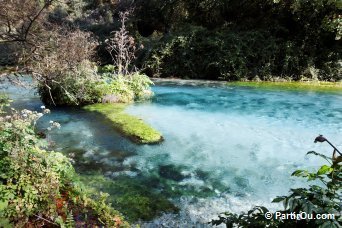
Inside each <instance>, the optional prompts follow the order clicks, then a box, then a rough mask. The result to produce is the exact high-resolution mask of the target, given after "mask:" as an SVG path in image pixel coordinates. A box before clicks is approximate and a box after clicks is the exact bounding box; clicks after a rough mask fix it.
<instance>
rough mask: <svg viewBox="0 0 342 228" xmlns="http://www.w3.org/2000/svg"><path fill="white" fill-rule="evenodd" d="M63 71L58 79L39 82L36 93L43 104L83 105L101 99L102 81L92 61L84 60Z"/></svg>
mask: <svg viewBox="0 0 342 228" xmlns="http://www.w3.org/2000/svg"><path fill="white" fill-rule="evenodd" d="M63 73H64V75H63V77H59V79H58V81H54V80H51V82H50V83H49V84H48V85H47V84H44V83H40V84H39V86H38V93H39V95H40V97H41V99H42V101H43V102H44V103H45V104H49V105H75V104H76V105H81V104H82V105H84V104H92V103H97V102H100V101H101V94H102V93H101V91H100V90H99V86H100V85H101V84H103V83H104V82H103V80H102V79H101V78H100V76H99V75H98V74H97V68H96V66H95V65H94V63H91V62H89V61H86V60H85V61H82V62H81V63H80V64H78V65H76V66H75V68H74V69H73V70H66V71H65V72H63Z"/></svg>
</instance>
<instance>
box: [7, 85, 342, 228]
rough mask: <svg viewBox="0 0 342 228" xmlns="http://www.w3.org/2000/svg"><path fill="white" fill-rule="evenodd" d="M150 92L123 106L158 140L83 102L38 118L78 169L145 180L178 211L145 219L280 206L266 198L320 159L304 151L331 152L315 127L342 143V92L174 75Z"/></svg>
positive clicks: (185, 218) (181, 222)
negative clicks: (114, 124) (134, 134)
mask: <svg viewBox="0 0 342 228" xmlns="http://www.w3.org/2000/svg"><path fill="white" fill-rule="evenodd" d="M203 84H204V85H203ZM153 90H154V92H155V97H154V98H153V100H152V101H150V102H144V103H138V104H135V105H132V106H130V107H129V108H128V109H127V111H128V112H129V113H131V114H134V115H136V116H139V117H140V118H142V119H143V120H145V121H146V122H148V123H150V124H151V125H152V126H153V127H154V128H156V129H158V130H159V131H160V132H162V133H163V135H164V137H165V141H164V142H163V143H162V144H160V145H143V146H138V145H135V144H133V143H131V142H130V141H128V140H127V139H125V138H123V137H121V136H120V135H119V134H118V133H117V132H115V131H114V130H113V129H111V127H110V126H109V124H108V123H107V122H105V121H104V120H103V119H101V117H99V116H97V115H94V114H90V113H87V112H85V111H81V110H79V109H71V108H58V109H52V113H51V114H50V115H48V116H45V117H44V118H43V119H42V121H41V122H40V124H39V127H40V129H42V130H44V129H46V128H47V126H48V121H49V120H54V121H58V122H60V124H61V125H62V128H61V129H60V130H53V131H51V132H49V134H48V140H49V142H50V146H51V148H52V149H54V150H61V151H64V152H65V153H66V154H71V153H72V154H74V155H75V158H74V160H75V166H76V167H77V169H78V171H79V172H81V173H86V172H88V171H99V172H102V173H103V174H105V175H106V176H107V177H110V178H112V179H113V180H114V181H115V180H116V179H117V178H123V177H124V178H127V179H131V180H136V181H139V180H142V183H146V185H147V186H148V187H149V188H150V191H153V192H159V193H161V194H163V195H165V196H166V197H168V198H169V199H170V200H171V201H172V202H173V203H174V204H176V205H177V206H178V207H179V208H180V209H181V210H180V213H179V214H177V215H171V214H164V215H162V216H160V217H158V218H156V219H155V220H153V221H150V222H141V224H142V226H146V227H153V226H158V224H164V225H165V226H170V227H172V226H188V225H199V224H205V223H206V222H208V221H210V219H211V218H213V217H215V216H216V215H217V214H218V213H220V212H223V211H227V210H230V211H235V212H240V211H242V210H247V209H249V208H251V207H252V206H253V205H260V204H263V205H266V206H270V207H272V208H277V207H278V205H273V204H270V202H271V199H272V198H273V197H275V196H277V195H282V194H286V193H287V191H288V189H289V188H290V187H296V186H302V185H305V184H306V183H303V181H301V180H297V179H294V178H289V176H290V174H291V173H292V172H293V171H294V170H296V169H298V168H308V169H313V168H316V167H318V166H319V165H321V164H323V161H322V160H320V159H319V158H315V157H308V156H305V154H306V152H307V151H310V150H315V151H317V152H321V153H324V154H326V155H328V156H330V154H331V152H332V150H331V148H330V147H329V146H328V145H327V144H314V143H313V140H314V138H315V137H316V136H317V135H318V134H323V135H324V136H326V137H327V138H328V139H329V140H330V141H331V142H333V143H334V144H336V146H337V147H339V148H342V139H341V135H342V94H329V93H316V92H312V91H311V92H305V91H304V92H300V91H269V90H262V89H260V88H259V89H253V88H244V87H227V86H223V85H220V84H215V83H214V84H213V83H210V84H205V83H202V85H200V86H199V85H196V83H195V85H189V84H187V83H185V84H184V82H177V81H176V82H172V83H170V82H167V83H166V82H164V83H158V85H156V86H154V87H153ZM8 91H9V93H10V94H12V95H11V96H12V97H14V99H15V103H14V106H15V107H18V108H29V109H36V110H39V107H40V106H41V105H42V104H41V102H40V101H39V99H38V98H37V96H36V95H34V93H33V91H27V90H18V89H10V90H8ZM152 180H153V181H152Z"/></svg>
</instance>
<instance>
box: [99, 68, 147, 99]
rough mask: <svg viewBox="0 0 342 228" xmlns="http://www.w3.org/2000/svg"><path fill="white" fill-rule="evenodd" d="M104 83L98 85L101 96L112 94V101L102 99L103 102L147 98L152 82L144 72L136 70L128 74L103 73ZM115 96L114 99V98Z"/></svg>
mask: <svg viewBox="0 0 342 228" xmlns="http://www.w3.org/2000/svg"><path fill="white" fill-rule="evenodd" d="M103 77H104V83H102V84H101V85H99V86H98V90H99V91H101V96H102V97H103V98H106V97H108V96H112V97H113V99H111V100H113V102H111V101H110V100H106V99H102V101H103V102H104V103H107V102H108V103H116V102H121V103H130V102H133V101H141V100H146V99H149V98H150V97H151V96H152V95H153V93H152V91H151V90H150V86H151V85H152V84H153V82H152V81H151V80H150V79H149V77H147V76H146V75H144V74H140V73H138V72H136V73H133V74H130V75H126V76H123V75H115V76H113V75H112V74H104V75H103ZM114 98H115V99H114Z"/></svg>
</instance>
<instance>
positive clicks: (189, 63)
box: [0, 0, 342, 90]
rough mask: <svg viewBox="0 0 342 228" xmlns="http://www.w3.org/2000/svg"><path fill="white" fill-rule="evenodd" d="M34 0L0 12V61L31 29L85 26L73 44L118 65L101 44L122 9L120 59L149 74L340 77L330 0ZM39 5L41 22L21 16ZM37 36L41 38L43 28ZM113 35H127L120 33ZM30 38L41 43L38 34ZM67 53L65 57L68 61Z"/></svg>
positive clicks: (338, 32)
mask: <svg viewBox="0 0 342 228" xmlns="http://www.w3.org/2000/svg"><path fill="white" fill-rule="evenodd" d="M6 2H9V1H4V3H2V4H3V5H4V6H2V8H3V9H4V10H6V11H7V12H10V11H11V10H12V11H13V10H15V7H16V6H17V5H15V3H13V2H18V1H11V2H12V3H11V4H9V5H8V3H6ZM19 2H20V1H19ZM19 2H18V3H16V4H21V3H19ZM34 2H35V1H30V4H28V5H29V7H28V8H27V10H25V11H23V12H21V13H20V14H19V13H16V14H1V15H2V16H1V17H2V18H1V20H3V21H4V22H5V21H8V22H9V25H10V27H8V26H5V25H4V24H3V25H2V26H3V29H2V34H1V36H0V37H1V40H3V41H6V42H1V43H2V45H1V48H2V49H3V50H4V52H3V54H2V55H3V58H2V61H1V62H2V63H3V64H4V63H5V64H11V63H13V62H16V61H18V60H23V59H22V57H21V56H20V55H18V52H16V50H18V47H19V46H20V47H22V46H23V45H24V46H25V47H26V48H27V46H32V45H33V43H34V42H33V41H32V40H30V39H33V37H35V38H34V39H37V33H38V31H39V32H41V31H46V30H49V32H50V33H51V31H52V30H53V29H51V28H55V30H56V27H58V28H59V29H57V30H60V27H63V28H64V29H62V30H63V32H62V34H63V36H64V37H65V36H70V35H71V37H72V36H73V35H74V32H67V33H65V31H66V30H70V29H71V30H75V28H78V29H80V30H81V31H87V34H88V35H87V34H82V36H83V37H88V38H90V37H89V36H91V37H92V38H91V39H90V40H89V39H88V41H89V43H88V45H81V47H85V50H86V49H87V47H95V48H96V56H97V60H99V61H100V63H101V64H102V65H105V64H107V63H112V60H114V62H115V63H118V62H120V61H116V60H117V58H116V57H115V58H114V59H113V58H111V57H113V55H111V53H108V45H107V44H108V42H107V41H108V40H111V39H116V38H118V37H117V36H116V38H115V36H113V33H112V31H120V28H122V20H121V16H120V15H121V13H120V12H129V13H128V14H127V15H126V18H125V23H126V26H127V28H126V27H125V29H127V30H128V31H130V34H132V37H131V38H130V39H125V40H126V41H127V42H128V43H129V45H131V46H130V47H131V49H132V50H133V49H134V51H135V52H136V54H137V58H136V59H134V58H133V59H130V61H129V62H128V63H129V65H130V67H134V66H138V67H140V68H142V69H143V70H144V72H145V73H146V74H148V75H149V76H155V77H158V76H160V77H170V76H171V77H180V78H201V79H224V80H229V81H231V80H246V79H255V80H259V79H261V80H284V79H285V80H301V79H304V80H306V79H314V80H317V79H319V80H329V81H339V80H341V45H340V39H341V36H342V29H341V28H342V25H341V10H342V5H341V3H340V1H338V0H313V1H307V0H291V1H283V0H267V1H250V0H245V1H237V0H214V1H207V0H197V1H193V0H192V1H184V0H171V1H162V0H147V1H129V0H126V1H106V0H101V1H99V0H77V1H58V2H57V1H56V2H55V1H53V0H52V1H45V5H44V6H40V7H37V5H34ZM37 2H38V1H37ZM6 4H7V5H6ZM40 5H42V3H40ZM11 7H12V8H11ZM42 7H45V10H44V11H43V12H45V13H42V15H39V18H45V20H43V19H40V20H38V19H37V20H36V21H34V23H33V24H34V26H33V25H31V23H30V21H29V20H27V18H26V19H25V16H29V18H34V16H37V15H38V14H37V13H38V12H40V11H39V9H41V8H42ZM29 10H30V11H29ZM26 11H27V12H26ZM14 20H16V21H17V22H14ZM38 22H39V23H38ZM38 24H43V25H42V26H38ZM47 24H48V25H47ZM66 28H67V29H66ZM76 31H77V30H76ZM52 33H53V32H52ZM69 33H70V34H69ZM76 33H77V32H76ZM40 34H45V35H40V36H46V32H43V33H40ZM59 34H61V33H60V32H59ZM33 35H34V36H33ZM121 35H125V36H127V37H128V33H124V34H121ZM133 37H134V38H135V39H133ZM94 39H95V40H94ZM82 40H84V39H81V41H82ZM24 41H25V42H24ZM81 41H80V43H82V42H81ZM37 42H40V43H41V42H42V38H41V37H39V40H37ZM70 42H73V41H72V39H71V40H70ZM76 43H77V41H76ZM76 43H74V45H76ZM28 44H29V45H28ZM50 45H51V44H50ZM33 46H35V45H33ZM41 47H44V45H41ZM69 47H70V46H69ZM71 47H72V46H71ZM56 48H57V49H60V47H56ZM31 49H32V47H30V50H31ZM11 50H12V51H11ZM13 50H14V52H13ZM45 50H46V48H45ZM71 50H73V49H71ZM62 53H65V52H62ZM75 53H79V52H75ZM80 53H82V52H80ZM88 53H89V52H88ZM67 54H68V53H67ZM50 55H51V54H50ZM81 56H84V55H81ZM9 57H10V58H9ZM75 57H76V56H75V55H72V56H70V55H69V54H68V59H69V60H71V61H73V59H74V58H75ZM92 57H94V55H92ZM128 57H129V56H128ZM81 58H82V57H81ZM87 58H90V56H87ZM48 59H51V58H50V57H49V58H48ZM5 60H7V63H6V61H5ZM26 60H27V59H26ZM80 60H82V59H80ZM71 63H72V62H71ZM78 63H80V62H78ZM72 64H73V65H75V64H74V63H72ZM76 65H77V64H76ZM114 65H115V64H114ZM119 65H120V64H119ZM118 71H119V72H120V71H121V70H120V69H118ZM86 84H87V83H86ZM83 90H87V89H86V88H83Z"/></svg>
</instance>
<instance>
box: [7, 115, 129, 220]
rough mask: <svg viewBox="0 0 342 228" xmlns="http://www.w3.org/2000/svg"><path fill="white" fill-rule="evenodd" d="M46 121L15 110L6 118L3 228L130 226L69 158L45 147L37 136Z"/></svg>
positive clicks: (54, 124)
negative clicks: (39, 125)
mask: <svg viewBox="0 0 342 228" xmlns="http://www.w3.org/2000/svg"><path fill="white" fill-rule="evenodd" d="M43 111H44V113H48V112H49V111H48V110H47V109H44V110H43ZM41 116H43V113H38V112H32V111H29V110H22V111H21V112H18V111H15V110H14V109H12V114H10V115H6V116H4V117H0V217H1V221H0V224H1V225H4V224H5V225H6V224H10V223H11V224H14V225H15V226H24V225H33V226H40V225H42V224H46V222H47V223H49V224H50V225H57V224H58V225H60V226H61V227H70V226H72V225H73V224H75V222H87V224H89V225H94V226H98V225H106V226H111V227H119V226H121V225H122V226H126V225H127V224H126V223H125V222H124V221H123V219H122V217H121V216H120V214H119V213H118V212H117V211H115V210H113V209H112V208H110V206H108V204H107V200H106V196H105V195H100V196H98V194H96V193H95V192H94V191H91V190H89V189H88V188H87V187H85V186H84V185H83V184H82V183H81V182H80V181H79V180H78V176H77V174H76V173H75V171H74V169H73V167H72V165H71V163H70V161H69V159H68V158H67V157H65V156H64V155H62V154H61V153H57V152H52V151H50V152H48V151H46V150H44V149H42V147H43V146H44V144H45V143H44V141H42V140H41V139H39V138H38V137H37V136H36V134H35V124H36V122H37V120H38V119H39V118H40V117H41ZM52 125H53V126H55V127H59V125H58V124H57V123H55V122H53V123H52Z"/></svg>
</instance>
